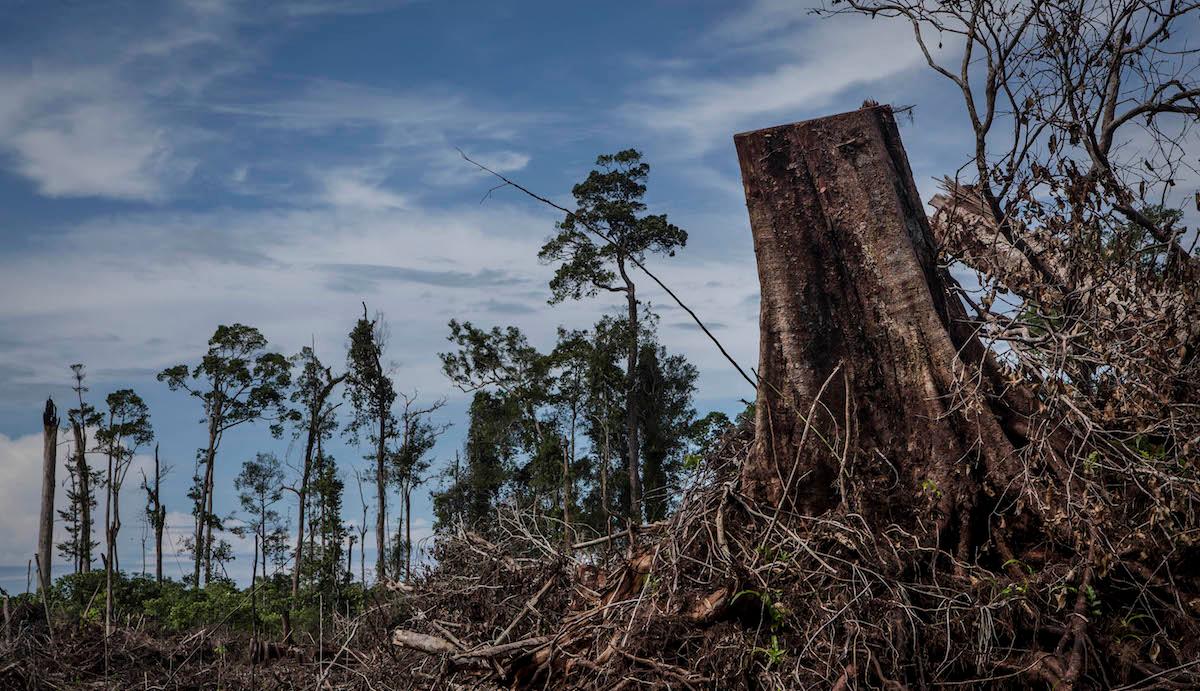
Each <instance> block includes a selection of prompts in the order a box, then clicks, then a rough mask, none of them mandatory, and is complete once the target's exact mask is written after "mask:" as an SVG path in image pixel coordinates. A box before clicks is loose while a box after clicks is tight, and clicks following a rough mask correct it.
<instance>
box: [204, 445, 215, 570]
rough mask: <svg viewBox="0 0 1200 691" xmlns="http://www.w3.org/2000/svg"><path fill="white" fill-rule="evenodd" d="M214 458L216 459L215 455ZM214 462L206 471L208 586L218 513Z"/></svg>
mask: <svg viewBox="0 0 1200 691" xmlns="http://www.w3.org/2000/svg"><path fill="white" fill-rule="evenodd" d="M213 460H216V458H215V455H214V458H213ZM214 466H215V464H214V463H211V462H210V463H209V464H208V471H207V473H206V475H207V477H208V479H207V481H206V482H205V486H206V490H205V494H206V495H207V497H208V500H207V501H208V503H207V506H205V509H204V512H205V521H204V585H205V586H206V587H207V586H208V584H209V582H211V581H212V553H213V521H214V516H215V515H216V514H214V513H213V497H214V495H215V494H216V492H215V487H216V468H215V467H214Z"/></svg>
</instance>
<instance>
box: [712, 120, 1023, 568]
mask: <svg viewBox="0 0 1200 691" xmlns="http://www.w3.org/2000/svg"><path fill="white" fill-rule="evenodd" d="M734 143H735V145H736V148H737V153H738V159H739V162H740V164H741V171H742V180H743V182H744V184H745V189H746V203H747V207H748V208H749V212H750V226H751V230H752V232H753V235H754V250H755V255H756V257H757V261H758V273H759V281H760V283H761V290H762V304H761V316H760V346H759V353H760V355H759V358H760V359H759V369H758V376H759V387H758V397H757V406H756V412H755V416H756V417H755V423H756V435H755V444H754V447H753V451H752V454H751V457H750V458H749V459H748V461H747V463H746V464H745V466H744V469H743V486H744V488H745V491H746V492H747V494H749V495H750V496H752V497H753V498H755V499H757V500H759V501H761V502H766V503H769V504H771V505H780V504H786V505H787V508H789V509H793V510H797V511H800V512H802V513H808V514H817V513H821V512H824V511H826V510H829V509H830V508H833V507H834V506H836V505H838V504H839V502H842V501H845V500H847V498H848V497H850V496H852V495H853V496H855V497H859V499H856V501H857V502H858V503H860V504H862V505H858V506H851V507H849V508H850V509H851V510H854V511H857V512H859V513H862V514H863V515H864V516H871V515H874V516H877V517H879V518H881V519H884V520H885V522H883V523H879V524H878V525H889V524H890V522H893V521H897V522H900V523H901V524H902V525H912V524H913V523H914V522H917V523H921V524H922V525H928V524H932V525H936V527H937V528H938V529H939V531H940V530H945V529H947V528H949V529H950V530H952V531H956V532H958V538H961V539H963V540H964V542H963V544H962V547H963V549H965V548H966V542H965V538H966V536H967V532H969V531H968V530H967V528H969V524H970V520H971V516H970V512H971V509H972V507H974V506H975V504H976V497H977V496H978V493H979V490H980V489H981V486H982V483H983V482H984V480H985V478H986V476H988V475H989V474H991V473H993V472H994V471H996V470H997V469H999V468H1001V467H1002V466H1004V465H1005V463H1006V460H1007V459H1008V458H1009V457H1010V456H1011V454H1012V451H1013V446H1012V444H1011V443H1010V441H1009V439H1008V438H1007V437H1006V435H1005V433H1004V432H1003V431H1002V428H1001V424H1000V419H998V417H997V415H998V414H999V415H1001V416H1003V415H1005V414H1011V411H1007V410H1005V411H1000V410H997V409H996V406H997V405H998V403H997V401H995V400H993V397H992V396H991V391H990V386H991V384H990V382H991V378H990V377H984V376H983V372H984V371H985V370H987V367H988V364H989V362H990V361H989V360H988V355H987V353H986V351H985V350H984V348H983V347H982V346H981V344H980V343H979V342H978V341H977V340H976V339H974V337H973V336H971V335H970V333H969V331H966V330H965V329H964V328H962V325H961V324H959V323H958V322H959V321H960V320H961V318H962V317H963V316H964V312H963V308H962V306H961V304H960V303H959V301H958V299H957V298H954V297H951V296H950V295H949V293H948V291H947V286H949V285H951V281H952V279H950V278H949V276H948V274H947V273H946V272H945V271H943V270H941V269H939V267H938V265H937V261H936V251H935V245H934V241H933V236H932V233H931V232H930V229H929V223H928V219H927V217H926V214H925V211H924V209H923V205H922V203H921V201H920V198H919V196H918V194H917V189H916V186H915V184H914V183H913V179H912V172H911V170H910V169H909V164H908V159H907V157H906V155H905V153H904V148H903V145H902V144H901V142H900V134H899V131H898V130H897V128H896V123H895V120H894V118H893V114H892V111H891V108H889V107H887V106H875V107H866V108H863V109H862V110H858V111H854V112H850V113H844V114H841V115H834V116H831V117H826V118H820V119H816V120H809V121H807V122H800V123H795V124H791V125H783V126H780V127H772V128H769V129H763V130H758V131H755V132H748V133H744V134H739V135H737V136H735V137H734ZM964 382H965V383H966V385H964ZM972 382H974V384H972ZM852 488H857V490H856V491H852ZM930 516H933V517H936V520H935V521H932V522H928V521H925V520H924V519H925V518H927V517H930ZM960 529H963V530H961V531H960ZM947 537H952V536H947ZM951 544H953V543H951ZM952 549H953V547H952ZM964 556H965V555H964Z"/></svg>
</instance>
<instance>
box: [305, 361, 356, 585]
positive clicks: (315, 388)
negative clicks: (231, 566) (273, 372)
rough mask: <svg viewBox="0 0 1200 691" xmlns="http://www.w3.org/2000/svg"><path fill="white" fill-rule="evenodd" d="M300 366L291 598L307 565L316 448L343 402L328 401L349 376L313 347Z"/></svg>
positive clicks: (330, 432)
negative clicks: (300, 455) (300, 448)
mask: <svg viewBox="0 0 1200 691" xmlns="http://www.w3.org/2000/svg"><path fill="white" fill-rule="evenodd" d="M293 359H294V360H295V361H296V362H297V364H298V365H299V366H300V375H299V377H298V378H297V379H296V388H295V390H294V391H292V402H293V403H294V404H296V406H297V407H298V408H299V410H298V411H297V412H298V413H299V415H298V416H296V417H297V418H298V427H297V430H296V435H297V436H299V435H301V434H303V435H304V438H305V441H304V465H303V466H302V467H301V469H300V485H299V487H297V488H296V498H297V512H298V521H297V524H296V525H297V529H296V555H295V559H294V561H293V564H292V598H293V599H294V598H296V597H297V596H298V595H299V592H300V573H301V570H302V569H303V568H304V527H305V523H304V519H305V516H304V513H305V510H306V509H307V508H308V490H309V481H310V480H311V477H312V470H313V452H314V451H315V449H316V448H317V444H318V442H319V441H320V439H321V438H322V437H326V438H327V437H328V436H329V435H331V434H333V428H334V425H335V424H336V420H335V419H334V411H335V410H336V408H337V406H338V405H340V404H330V403H329V402H328V400H329V396H330V394H332V393H333V389H334V388H335V387H337V385H338V384H340V383H341V382H342V380H344V379H345V378H346V375H345V374H339V375H334V374H333V370H332V369H330V368H329V367H325V366H323V365H322V363H321V361H320V359H318V358H317V355H316V353H315V352H314V351H313V349H312V348H310V347H308V346H305V347H304V348H303V349H302V350H301V351H300V354H299V355H297V356H296V357H295V358H293Z"/></svg>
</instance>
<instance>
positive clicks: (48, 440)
mask: <svg viewBox="0 0 1200 691" xmlns="http://www.w3.org/2000/svg"><path fill="white" fill-rule="evenodd" d="M58 423H59V419H58V408H56V407H55V406H54V401H53V400H51V399H49V398H47V399H46V407H45V409H44V410H43V411H42V509H41V514H40V520H39V521H38V584H39V586H40V587H41V590H42V593H46V592H48V591H49V590H50V582H51V577H50V557H51V548H52V547H53V546H54V471H55V466H56V465H57V461H58Z"/></svg>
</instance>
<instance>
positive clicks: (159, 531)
mask: <svg viewBox="0 0 1200 691" xmlns="http://www.w3.org/2000/svg"><path fill="white" fill-rule="evenodd" d="M161 483H162V472H161V471H160V470H159V465H158V444H155V445H154V580H155V582H156V583H162V580H163V573H162V539H163V528H164V527H165V526H164V525H163V524H164V523H166V520H167V512H166V509H164V508H163V505H162V499H161V497H162V494H160V492H161V491H162V486H161Z"/></svg>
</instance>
